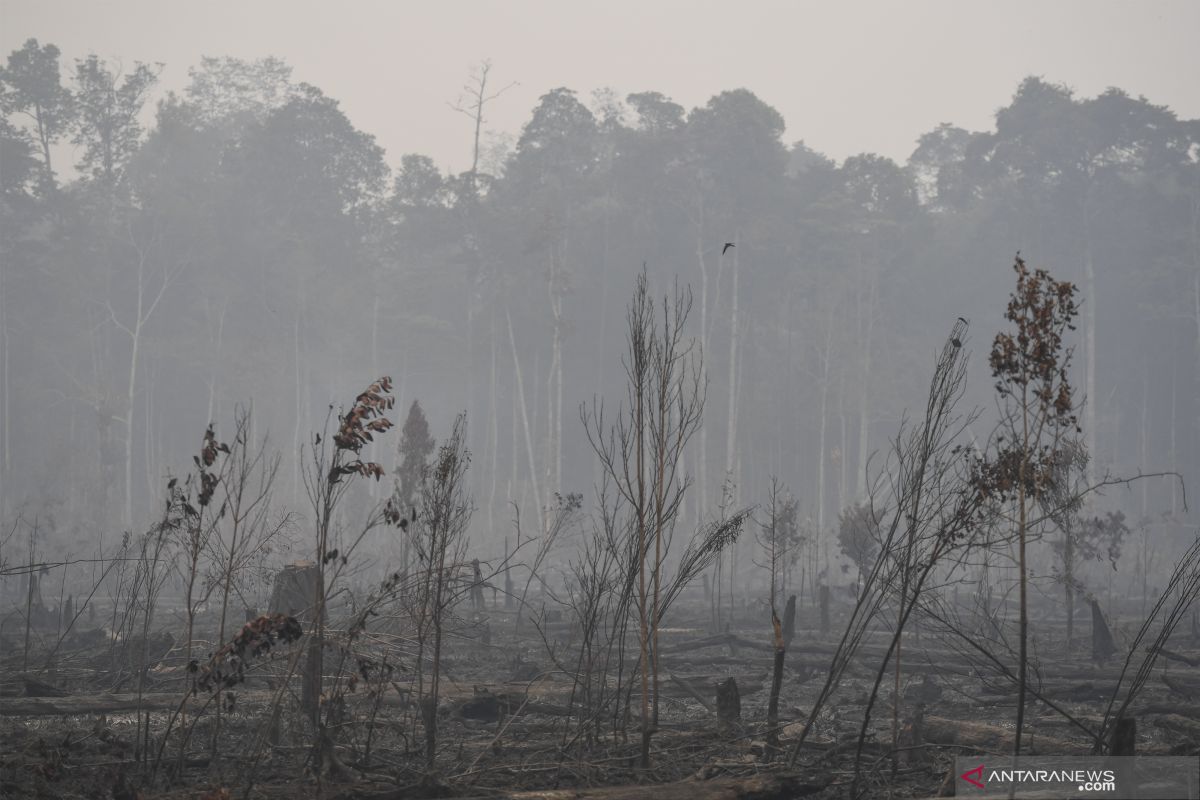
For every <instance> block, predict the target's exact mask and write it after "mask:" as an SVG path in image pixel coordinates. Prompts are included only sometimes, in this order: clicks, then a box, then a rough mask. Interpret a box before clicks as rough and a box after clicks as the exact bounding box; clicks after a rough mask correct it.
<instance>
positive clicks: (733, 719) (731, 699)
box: [717, 678, 742, 733]
mask: <svg viewBox="0 0 1200 800" xmlns="http://www.w3.org/2000/svg"><path fill="white" fill-rule="evenodd" d="M741 721H742V696H741V694H740V693H739V692H738V685H737V681H736V680H734V679H733V678H726V679H725V680H723V681H721V682H720V683H718V684H717V731H718V732H720V733H731V732H733V731H735V730H737V729H738V728H740V727H741Z"/></svg>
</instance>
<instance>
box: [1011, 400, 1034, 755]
mask: <svg viewBox="0 0 1200 800" xmlns="http://www.w3.org/2000/svg"><path fill="white" fill-rule="evenodd" d="M1021 431H1022V435H1021V442H1022V445H1021V446H1022V452H1023V454H1022V456H1021V461H1020V466H1019V469H1018V475H1017V568H1018V569H1019V570H1020V575H1019V582H1020V599H1019V602H1020V623H1019V626H1020V648H1019V653H1018V658H1019V659H1020V662H1019V663H1018V664H1017V729H1016V730H1015V731H1014V732H1013V755H1014V756H1019V755H1020V754H1021V731H1022V729H1023V727H1024V725H1025V692H1026V685H1027V684H1026V681H1027V679H1028V662H1029V659H1028V646H1029V606H1028V598H1027V593H1026V589H1027V583H1028V581H1027V579H1026V576H1027V575H1028V572H1027V571H1026V568H1025V538H1026V537H1025V534H1026V530H1025V526H1026V510H1025V476H1026V474H1027V470H1028V467H1029V455H1028V453H1029V444H1030V442H1029V397H1028V389H1027V388H1024V387H1023V388H1022V398H1021Z"/></svg>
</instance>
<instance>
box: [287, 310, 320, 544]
mask: <svg viewBox="0 0 1200 800" xmlns="http://www.w3.org/2000/svg"><path fill="white" fill-rule="evenodd" d="M292 362H293V366H294V367H295V377H296V384H295V386H294V387H293V394H294V395H295V397H296V416H295V421H294V424H293V426H292V458H293V464H294V465H295V467H294V469H293V471H292V499H293V501H295V500H297V499H299V497H300V471H301V468H302V464H301V463H300V462H301V455H300V450H301V447H300V425H301V416H302V414H303V407H302V400H301V398H302V397H303V386H302V384H301V380H300V306H299V304H297V306H296V319H295V320H294V321H293V323H292ZM317 558H318V559H320V556H319V555H318V557H317Z"/></svg>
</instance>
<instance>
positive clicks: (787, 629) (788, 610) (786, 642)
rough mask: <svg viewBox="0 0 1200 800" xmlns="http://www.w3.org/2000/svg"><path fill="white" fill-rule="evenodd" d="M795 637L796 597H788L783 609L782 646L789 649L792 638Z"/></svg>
mask: <svg viewBox="0 0 1200 800" xmlns="http://www.w3.org/2000/svg"><path fill="white" fill-rule="evenodd" d="M795 635H796V595H791V596H790V597H788V601H787V606H786V607H785V608H784V609H783V646H784V647H791V646H792V638H793V637H794V636H795Z"/></svg>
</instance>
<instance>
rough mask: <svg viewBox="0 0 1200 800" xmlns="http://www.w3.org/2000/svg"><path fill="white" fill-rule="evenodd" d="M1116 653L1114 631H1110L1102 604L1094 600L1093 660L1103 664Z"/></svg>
mask: <svg viewBox="0 0 1200 800" xmlns="http://www.w3.org/2000/svg"><path fill="white" fill-rule="evenodd" d="M1115 652H1117V646H1116V644H1114V643H1113V635H1112V631H1110V630H1109V629H1108V622H1106V621H1105V619H1104V612H1103V611H1101V610H1100V604H1099V603H1097V602H1096V600H1095V599H1092V660H1093V661H1095V662H1096V663H1097V664H1103V663H1105V662H1106V661H1108V659H1109V657H1110V656H1112V654H1113V653H1115Z"/></svg>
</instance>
